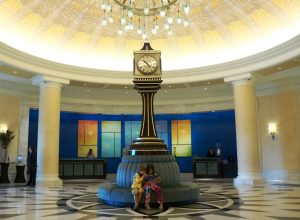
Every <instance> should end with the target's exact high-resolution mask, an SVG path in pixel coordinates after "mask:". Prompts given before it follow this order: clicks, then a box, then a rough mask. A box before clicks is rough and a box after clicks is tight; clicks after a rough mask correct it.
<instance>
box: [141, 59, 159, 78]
mask: <svg viewBox="0 0 300 220" xmlns="http://www.w3.org/2000/svg"><path fill="white" fill-rule="evenodd" d="M157 67H158V65H157V61H156V59H155V58H154V57H153V56H150V55H144V56H142V57H141V58H140V59H139V60H138V62H137V68H138V69H139V71H141V72H142V73H144V74H151V73H154V72H155V70H156V69H157Z"/></svg>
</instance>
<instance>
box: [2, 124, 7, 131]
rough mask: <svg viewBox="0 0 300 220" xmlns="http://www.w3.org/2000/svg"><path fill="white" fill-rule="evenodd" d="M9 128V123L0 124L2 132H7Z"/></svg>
mask: <svg viewBox="0 0 300 220" xmlns="http://www.w3.org/2000/svg"><path fill="white" fill-rule="evenodd" d="M7 129H8V127H7V124H0V132H6V131H7Z"/></svg>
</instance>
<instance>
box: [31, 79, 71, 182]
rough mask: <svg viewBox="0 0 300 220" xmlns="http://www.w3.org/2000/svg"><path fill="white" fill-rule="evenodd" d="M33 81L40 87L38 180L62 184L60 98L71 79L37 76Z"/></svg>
mask: <svg viewBox="0 0 300 220" xmlns="http://www.w3.org/2000/svg"><path fill="white" fill-rule="evenodd" d="M32 83H33V84H34V85H39V87H40V97H39V122H38V144H37V165H38V167H37V178H36V181H37V184H38V185H60V184H61V180H60V179H59V177H58V169H59V123H60V98H61V87H62V85H64V84H69V80H65V79H58V78H53V77H46V76H37V77H34V78H33V80H32Z"/></svg>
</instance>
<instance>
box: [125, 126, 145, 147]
mask: <svg viewBox="0 0 300 220" xmlns="http://www.w3.org/2000/svg"><path fill="white" fill-rule="evenodd" d="M141 126H142V122H141V121H125V148H126V150H129V149H130V146H131V144H132V142H133V141H134V140H135V139H136V138H138V137H139V136H140V130H141Z"/></svg>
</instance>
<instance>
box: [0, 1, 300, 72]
mask: <svg viewBox="0 0 300 220" xmlns="http://www.w3.org/2000/svg"><path fill="white" fill-rule="evenodd" d="M99 2H100V1H98V0H64V1H61V0H1V1H0V12H1V15H0V40H1V41H2V42H3V43H5V44H8V45H10V46H12V47H14V48H16V49H18V50H21V51H24V52H26V53H29V54H31V55H34V56H37V57H41V58H45V59H48V60H51V61H55V62H60V63H64V64H70V65H74V66H81V67H89V68H96V69H104V70H121V71H130V70H132V58H133V56H132V51H133V50H137V49H140V48H141V46H142V39H141V37H140V36H139V35H137V34H136V31H135V32H130V31H129V32H126V33H124V34H123V35H118V34H117V29H118V27H119V23H118V22H115V23H113V24H111V25H107V26H105V27H104V26H102V25H101V19H102V17H103V11H102V10H101V7H100V5H99ZM190 3H191V12H190V15H189V26H187V27H183V26H181V27H175V28H174V30H173V34H172V35H171V36H169V35H167V34H166V33H165V32H164V31H162V32H160V33H159V34H157V35H150V36H149V41H150V42H151V44H152V46H153V48H155V49H159V50H161V51H162V62H163V69H164V70H174V69H186V68H195V67H201V66H207V65H212V64H217V63H223V62H226V61H231V60H236V59H239V58H242V57H246V56H249V55H252V54H256V53H259V52H261V51H264V50H267V49H269V48H272V47H274V46H276V45H279V44H281V43H283V42H285V41H287V40H289V39H291V38H293V37H294V36H296V35H298V34H299V33H300V1H299V0H190Z"/></svg>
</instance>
